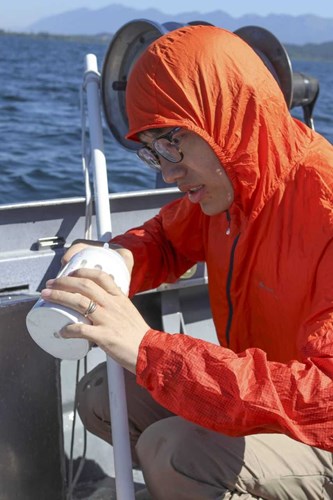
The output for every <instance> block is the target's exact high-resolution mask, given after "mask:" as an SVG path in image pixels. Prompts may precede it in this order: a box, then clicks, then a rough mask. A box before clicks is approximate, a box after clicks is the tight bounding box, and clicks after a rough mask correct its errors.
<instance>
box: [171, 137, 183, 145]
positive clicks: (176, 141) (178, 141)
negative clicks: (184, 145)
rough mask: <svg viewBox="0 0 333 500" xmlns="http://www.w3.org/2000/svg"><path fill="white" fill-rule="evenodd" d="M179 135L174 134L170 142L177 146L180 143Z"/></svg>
mask: <svg viewBox="0 0 333 500" xmlns="http://www.w3.org/2000/svg"><path fill="white" fill-rule="evenodd" d="M180 141H181V137H180V136H174V137H173V138H172V139H171V144H174V145H175V146H178V145H179V144H180Z"/></svg>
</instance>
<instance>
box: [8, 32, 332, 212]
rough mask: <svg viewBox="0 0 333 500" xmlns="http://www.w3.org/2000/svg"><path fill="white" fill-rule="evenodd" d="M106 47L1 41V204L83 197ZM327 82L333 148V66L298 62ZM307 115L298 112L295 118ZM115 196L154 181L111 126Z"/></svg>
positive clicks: (318, 116) (325, 111)
mask: <svg viewBox="0 0 333 500" xmlns="http://www.w3.org/2000/svg"><path fill="white" fill-rule="evenodd" d="M106 50H107V44H105V45H103V44H99V43H90V44H88V43H83V42H79V41H71V42H68V41H64V40H58V39H57V40H52V39H40V38H39V39H36V38H32V37H24V36H9V35H3V36H0V175H1V177H0V180H1V182H0V204H6V203H18V202H26V201H37V200H44V199H55V198H65V197H68V196H84V183H83V174H82V161H81V116H80V87H81V83H82V75H83V71H84V57H85V55H86V54H87V53H94V54H96V56H97V58H98V61H99V66H101V65H102V62H103V58H104V54H105V52H106ZM293 69H294V71H302V72H304V73H307V74H309V75H311V76H314V77H316V78H318V79H319V81H320V95H319V98H318V102H317V104H316V107H315V113H314V119H315V126H316V129H317V130H318V131H319V132H320V133H322V134H323V135H324V136H326V138H327V139H328V140H330V141H331V142H333V96H332V95H331V89H332V88H333V71H332V70H333V64H327V63H320V62H305V61H304V62H299V61H298V62H294V61H293ZM296 114H298V115H299V116H302V115H301V114H300V113H299V112H296ZM104 139H105V154H106V158H107V165H108V177H109V190H110V192H117V191H124V190H127V191H128V190H138V189H145V188H151V187H153V186H154V182H155V179H154V174H153V172H150V171H149V169H145V168H144V166H142V164H141V162H140V161H139V160H138V159H137V158H136V156H135V154H133V153H131V152H128V151H126V150H124V149H123V148H121V147H120V146H119V145H118V143H116V141H115V140H114V139H113V137H112V136H111V134H110V132H109V131H108V129H107V128H106V127H105V133H104Z"/></svg>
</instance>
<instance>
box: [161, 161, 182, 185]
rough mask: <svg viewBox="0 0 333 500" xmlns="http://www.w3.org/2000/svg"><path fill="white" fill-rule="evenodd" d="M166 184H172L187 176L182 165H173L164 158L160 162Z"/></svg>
mask: <svg viewBox="0 0 333 500" xmlns="http://www.w3.org/2000/svg"><path fill="white" fill-rule="evenodd" d="M160 162H161V170H162V177H163V179H164V182H166V183H168V184H172V183H174V182H177V180H179V179H181V178H182V177H184V175H185V167H184V166H183V165H182V164H181V163H172V162H170V161H168V160H165V159H164V158H163V159H161V160H160Z"/></svg>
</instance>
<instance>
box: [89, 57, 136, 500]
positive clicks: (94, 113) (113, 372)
mask: <svg viewBox="0 0 333 500" xmlns="http://www.w3.org/2000/svg"><path fill="white" fill-rule="evenodd" d="M85 67H86V70H85V73H84V86H85V89H86V93H87V109H88V121H89V135H90V146H91V164H92V169H93V180H94V197H95V208H96V220H97V235H98V239H99V240H101V241H108V240H109V239H110V238H111V235H112V226H111V212H110V203H109V191H108V180H107V169H106V161H105V155H104V141H103V129H102V122H101V109H100V92H99V86H100V74H99V72H98V69H97V59H96V56H95V55H94V54H87V55H86V59H85ZM107 372H108V384H109V399H110V414H111V422H112V443H113V453H114V465H115V480H116V490H117V500H132V499H133V500H134V484H133V474H132V459H131V450H130V442H129V430H128V417H127V404H126V396H125V383H124V372H123V369H122V367H121V366H120V365H118V364H117V363H116V362H115V361H114V360H113V359H112V358H110V357H109V356H107Z"/></svg>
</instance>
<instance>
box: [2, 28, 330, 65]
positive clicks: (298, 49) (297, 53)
mask: <svg viewBox="0 0 333 500" xmlns="http://www.w3.org/2000/svg"><path fill="white" fill-rule="evenodd" d="M4 35H5V36H22V37H29V38H36V39H42V40H45V39H48V40H65V41H68V42H94V43H100V44H103V45H107V44H108V43H110V41H111V40H112V36H113V34H111V33H101V34H97V35H55V34H51V33H44V32H41V33H27V32H14V31H6V30H2V29H0V36H4ZM283 45H284V47H285V49H286V51H287V53H288V55H289V57H290V59H292V60H301V61H321V62H333V41H332V42H324V43H319V44H314V43H307V44H305V45H295V44H289V43H284V44H283Z"/></svg>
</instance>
